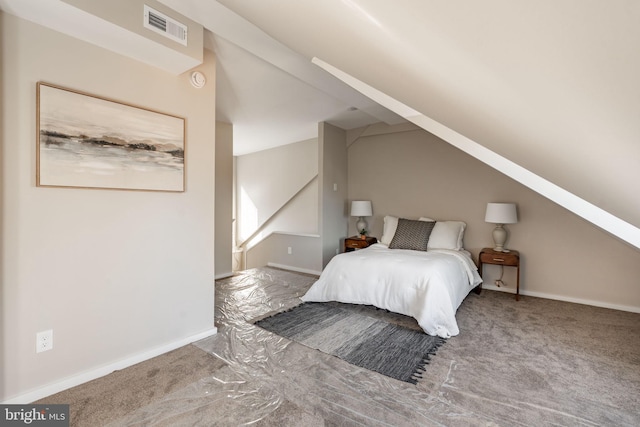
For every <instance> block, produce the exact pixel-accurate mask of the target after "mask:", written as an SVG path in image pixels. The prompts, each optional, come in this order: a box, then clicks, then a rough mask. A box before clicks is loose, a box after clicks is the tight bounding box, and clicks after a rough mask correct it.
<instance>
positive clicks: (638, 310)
mask: <svg viewBox="0 0 640 427" xmlns="http://www.w3.org/2000/svg"><path fill="white" fill-rule="evenodd" d="M482 289H488V290H490V291H498V292H508V293H510V294H515V293H516V290H515V288H512V287H497V286H496V285H489V284H486V283H483V284H482ZM520 295H526V296H530V297H536V298H545V299H552V300H556V301H565V302H572V303H575V304H584V305H592V306H594V307H602V308H610V309H612V310H620V311H629V312H631V313H640V307H633V306H630V305H620V304H610V303H608V302H602V301H594V300H588V299H582V298H573V297H567V296H564V295H554V294H548V293H545V292H535V291H533V292H532V291H527V290H523V289H520Z"/></svg>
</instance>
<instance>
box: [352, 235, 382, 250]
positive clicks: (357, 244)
mask: <svg viewBox="0 0 640 427" xmlns="http://www.w3.org/2000/svg"><path fill="white" fill-rule="evenodd" d="M374 243H378V239H376V238H375V237H369V236H367V237H366V238H364V239H362V238H360V236H352V237H347V238H346V239H344V251H345V252H351V251H355V250H356V249H364V248H368V247H369V246H371V245H373V244H374Z"/></svg>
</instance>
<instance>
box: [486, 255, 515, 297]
mask: <svg viewBox="0 0 640 427" xmlns="http://www.w3.org/2000/svg"><path fill="white" fill-rule="evenodd" d="M484 264H491V265H501V266H507V267H516V268H517V273H516V301H520V253H519V252H518V251H513V250H510V251H509V252H497V251H494V250H493V249H492V248H483V249H482V250H481V251H480V255H479V256H478V273H480V277H482V267H483V266H484Z"/></svg>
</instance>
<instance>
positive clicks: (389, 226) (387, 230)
mask: <svg viewBox="0 0 640 427" xmlns="http://www.w3.org/2000/svg"><path fill="white" fill-rule="evenodd" d="M396 228H398V217H396V216H390V215H387V216H385V217H384V225H383V226H382V237H381V238H380V243H384V244H385V245H387V246H389V244H390V243H391V240H393V236H394V235H395V234H396Z"/></svg>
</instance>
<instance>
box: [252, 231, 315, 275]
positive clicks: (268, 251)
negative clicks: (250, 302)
mask: <svg viewBox="0 0 640 427" xmlns="http://www.w3.org/2000/svg"><path fill="white" fill-rule="evenodd" d="M289 248H291V253H289ZM264 265H270V266H273V267H280V268H285V269H287V270H293V271H300V272H303V273H310V274H317V275H320V272H321V271H322V263H321V262H320V236H318V235H303V234H296V233H272V234H270V235H268V236H266V237H265V238H264V239H262V240H261V241H260V242H259V243H258V244H257V245H255V246H254V247H252V248H251V249H250V250H249V251H248V252H247V257H246V268H247V269H249V268H254V267H261V266H264Z"/></svg>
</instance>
